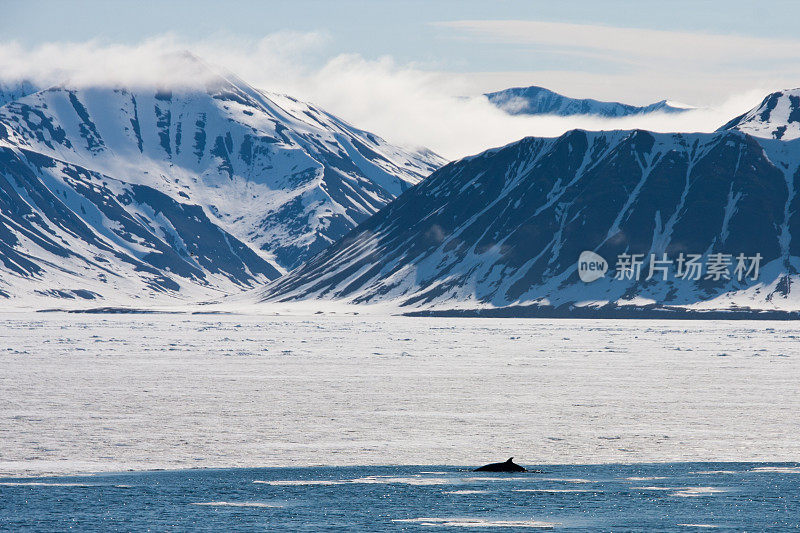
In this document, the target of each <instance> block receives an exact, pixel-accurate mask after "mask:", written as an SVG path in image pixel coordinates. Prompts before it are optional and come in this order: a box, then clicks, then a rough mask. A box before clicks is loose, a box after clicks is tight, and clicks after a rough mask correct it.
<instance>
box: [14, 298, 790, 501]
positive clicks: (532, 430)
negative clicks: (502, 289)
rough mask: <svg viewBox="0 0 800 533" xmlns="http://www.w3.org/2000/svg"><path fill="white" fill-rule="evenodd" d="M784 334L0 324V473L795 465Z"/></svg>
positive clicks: (102, 319)
mask: <svg viewBox="0 0 800 533" xmlns="http://www.w3.org/2000/svg"><path fill="white" fill-rule="evenodd" d="M798 337H800V330H799V329H798V326H797V325H796V324H794V323H791V322H714V321H685V322H684V321H633V320H628V321H579V320H574V321H570V320H509V319H498V320H494V319H444V318H399V317H380V316H369V317H367V316H353V315H350V316H342V315H330V314H328V315H319V316H309V317H301V316H244V315H190V314H161V315H158V314H150V315H85V314H65V313H6V314H3V315H0V391H2V394H0V475H7V476H22V475H42V474H50V473H78V472H101V471H122V470H127V469H135V470H147V469H155V468H168V469H185V468H195V467H254V466H284V467H285V466H309V465H380V464H383V465H386V464H418V465H419V464H449V465H464V464H475V465H478V464H481V463H485V462H491V461H495V460H505V459H506V458H507V457H509V456H512V455H513V456H514V457H515V460H516V461H517V462H519V463H521V464H548V463H549V464H558V463H562V464H586V463H609V462H613V463H632V462H650V461H657V462H662V461H796V460H798V458H799V457H800V441H798V439H797V435H796V428H797V427H798V426H800V395H798V376H800V355H798V346H799V345H800V344H798ZM433 477H437V476H435V475H434V476H433ZM638 483H642V484H643V485H642V486H645V485H649V484H651V483H652V481H639V482H638ZM577 488H583V487H580V486H578V487H577Z"/></svg>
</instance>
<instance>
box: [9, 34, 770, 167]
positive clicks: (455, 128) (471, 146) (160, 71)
mask: <svg viewBox="0 0 800 533" xmlns="http://www.w3.org/2000/svg"><path fill="white" fill-rule="evenodd" d="M327 42H328V40H327V37H326V36H325V35H324V34H319V33H293V32H281V33H278V34H273V35H269V36H267V37H265V38H263V39H260V40H256V41H252V40H247V39H239V38H236V37H219V38H215V39H210V40H206V41H201V42H185V41H182V40H180V39H178V38H176V37H174V36H162V37H158V38H155V39H150V40H147V41H144V42H142V43H139V44H136V45H120V44H113V43H103V42H99V41H90V42H84V43H47V44H42V45H40V46H36V47H33V48H26V47H23V46H21V45H19V44H15V43H8V44H0V72H2V73H3V77H5V78H7V79H9V78H17V79H19V78H28V79H32V80H34V81H36V82H37V83H40V84H43V85H46V84H54V83H59V82H61V81H63V80H65V79H68V80H69V82H70V83H73V84H79V85H87V84H88V85H98V84H102V85H127V86H148V85H153V86H159V85H167V84H171V83H181V84H195V83H198V82H202V81H204V80H203V75H202V74H201V73H200V72H199V71H198V69H197V68H196V66H195V65H194V64H193V63H192V62H187V61H185V60H184V59H183V57H182V56H181V54H180V52H182V51H184V50H189V51H191V52H192V53H194V54H196V55H197V56H199V57H201V58H202V59H203V60H204V61H207V62H209V63H211V64H214V65H218V66H222V67H224V68H227V69H229V70H230V71H232V72H234V73H236V74H238V75H240V76H241V77H242V78H243V79H244V80H246V81H248V82H249V83H251V84H253V85H256V86H258V87H261V88H263V89H266V90H270V91H276V92H284V93H287V94H291V95H293V96H296V97H298V98H301V99H304V100H309V101H312V102H314V103H316V104H318V105H319V106H321V107H322V108H324V109H326V110H328V111H330V112H332V113H334V114H336V115H339V116H341V117H343V118H344V119H346V120H348V121H349V122H351V123H353V124H355V125H356V126H358V127H361V128H363V129H366V130H369V131H373V132H375V133H377V134H379V135H381V136H383V137H385V138H387V139H388V140H390V141H392V142H395V143H400V144H406V145H417V146H427V147H429V148H431V149H433V150H435V151H437V152H439V153H441V154H442V155H444V156H445V157H449V158H456V157H461V156H464V155H468V154H473V153H477V152H479V151H482V150H485V149H487V148H490V147H493V146H498V145H502V144H506V143H509V142H512V141H515V140H518V139H520V138H522V137H525V136H529V135H540V136H555V135H559V134H561V133H563V132H565V131H567V130H569V129H573V128H584V129H605V130H608V129H628V128H643V129H652V130H656V131H713V130H714V129H716V128H717V127H719V126H720V125H722V124H723V123H724V122H726V121H727V120H729V119H730V118H732V117H733V116H735V115H737V114H739V113H742V112H744V111H746V110H747V109H749V108H750V107H752V106H753V105H755V104H757V103H758V102H759V101H760V99H761V98H763V96H764V94H765V93H766V92H767V91H766V90H765V89H761V90H758V91H753V90H750V91H744V90H742V91H740V93H741V94H740V95H739V96H733V97H732V96H730V94H729V93H728V92H726V91H720V93H719V94H718V95H717V102H718V105H714V106H711V107H709V108H707V109H701V110H697V111H691V112H688V113H683V114H679V115H661V114H657V115H649V116H637V117H629V118H625V119H615V120H604V119H600V118H596V117H519V116H517V117H512V116H509V115H507V114H505V113H503V112H502V111H500V110H498V109H496V108H495V107H494V106H492V105H491V104H489V103H488V101H487V100H486V99H485V98H483V97H481V96H472V97H463V96H462V95H465V94H475V90H476V89H480V83H478V82H476V75H475V74H469V73H467V74H453V73H444V72H429V71H423V70H420V69H417V68H414V67H413V66H409V65H398V64H397V63H395V62H394V61H393V60H392V59H391V58H388V57H386V58H381V59H378V60H367V59H364V58H363V57H360V56H358V55H339V56H336V57H333V58H327V57H325V47H326V43H327ZM586 42H589V41H588V40H587V41H586ZM535 74H536V73H532V75H535ZM579 74H580V73H573V75H574V76H575V79H576V80H577V79H580V76H579ZM587 76H589V75H587ZM534 82H539V84H542V83H541V81H540V80H539V79H537V78H534V77H532V79H530V81H529V82H528V83H527V84H531V83H534ZM554 88H556V89H561V90H564V88H563V87H561V86H557V87H554ZM749 88H752V85H751V86H750V87H749ZM589 89H591V87H587V91H588V90H589ZM567 93H568V94H570V92H569V91H567ZM570 95H571V94H570ZM589 95H590V96H593V97H602V96H601V95H597V94H589ZM634 103H639V102H634ZM688 103H694V102H692V101H691V100H689V102H688Z"/></svg>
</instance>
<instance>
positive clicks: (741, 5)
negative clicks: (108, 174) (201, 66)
mask: <svg viewBox="0 0 800 533" xmlns="http://www.w3.org/2000/svg"><path fill="white" fill-rule="evenodd" d="M3 12H4V16H3V17H0V35H2V36H3V39H4V40H15V41H18V42H21V43H24V44H27V45H35V44H38V43H41V42H46V41H85V40H88V39H101V40H104V41H108V42H123V43H133V42H137V41H141V40H142V39H143V38H146V37H151V36H155V35H161V34H164V33H172V34H175V35H178V36H180V37H183V38H185V39H190V40H192V39H204V38H208V37H209V36H222V37H224V36H227V35H235V36H249V37H252V38H259V37H261V36H263V35H266V34H270V33H274V32H276V31H285V30H294V31H298V32H319V33H324V34H325V35H326V36H327V37H328V41H327V43H326V47H325V50H324V51H321V52H319V53H318V54H317V55H316V57H309V58H308V60H309V61H313V60H314V59H316V60H317V61H323V60H325V59H326V58H327V57H331V56H334V55H336V54H340V53H357V54H360V55H361V56H363V57H365V58H367V59H374V58H377V57H380V56H384V55H390V56H392V57H393V58H394V59H395V60H396V61H397V62H399V63H414V64H415V65H417V66H419V67H420V68H424V69H432V70H441V71H454V72H535V71H538V70H570V71H579V72H580V71H584V70H585V71H589V72H597V71H604V72H608V73H616V72H620V71H621V70H622V69H624V67H623V66H621V65H619V64H616V63H615V62H610V61H597V60H592V59H591V56H589V57H587V56H582V55H580V54H578V55H573V54H570V55H565V54H563V53H561V51H560V50H557V49H553V47H549V46H547V44H542V43H538V44H530V43H517V42H494V41H488V40H486V39H479V38H476V37H475V36H474V35H469V34H467V33H465V32H463V31H459V30H458V29H455V28H451V27H447V26H442V25H440V24H439V23H441V22H452V21H459V20H528V21H542V22H562V23H575V24H584V25H601V26H612V27H626V28H642V29H652V30H668V31H682V32H704V33H711V34H734V35H738V36H753V37H769V38H776V37H777V38H788V39H794V38H795V36H796V33H797V21H798V20H800V3H799V2H792V1H771V2H755V1H742V0H738V1H711V2H709V1H698V0H695V1H682V0H679V1H670V2H649V1H621V0H611V1H603V2H598V1H573V2H554V1H512V0H505V1H503V0H500V1H493V2H489V1H473V0H466V1H464V0H458V1H456V0H438V1H437V0H433V1H421V0H409V1H374V0H373V1H364V0H360V1H355V0H345V1H322V0H294V1H286V2H284V1H252V0H250V1H239V2H230V3H229V2H221V1H218V0H217V1H206V0H199V1H198V0H193V1H187V0H180V1H173V2H158V1H153V0H144V1H136V2H122V1H107V0H105V1H102V0H91V1H75V2H61V1H42V0H22V1H21V0H5V2H4V3H3Z"/></svg>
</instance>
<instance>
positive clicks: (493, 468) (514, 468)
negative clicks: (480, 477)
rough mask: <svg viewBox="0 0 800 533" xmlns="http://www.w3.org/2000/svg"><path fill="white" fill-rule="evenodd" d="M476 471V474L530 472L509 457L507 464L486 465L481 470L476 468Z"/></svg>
mask: <svg viewBox="0 0 800 533" xmlns="http://www.w3.org/2000/svg"><path fill="white" fill-rule="evenodd" d="M474 471H475V472H527V471H528V470H527V469H526V468H524V467H522V466H519V465H518V464H517V463H515V462H514V458H513V457H509V458H508V461H506V462H505V463H491V464H488V465H484V466H482V467H480V468H476V469H475V470H474Z"/></svg>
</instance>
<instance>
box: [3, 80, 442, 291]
mask: <svg viewBox="0 0 800 533" xmlns="http://www.w3.org/2000/svg"><path fill="white" fill-rule="evenodd" d="M200 67H202V68H205V67H204V66H203V65H202V64H200ZM204 74H205V76H206V77H205V80H204V84H203V85H202V87H200V88H197V87H172V88H171V89H167V88H162V89H160V90H157V89H148V88H136V89H126V88H107V87H89V88H69V87H65V86H61V87H53V88H50V89H46V90H44V91H38V92H34V93H32V94H28V95H26V96H22V97H21V98H17V99H15V100H14V101H12V102H10V103H8V104H7V105H5V106H3V107H0V190H3V191H5V195H6V196H5V200H6V205H4V206H3V209H0V232H2V233H3V234H4V235H5V236H7V240H6V241H5V242H4V244H3V245H0V296H3V295H13V294H14V293H15V292H22V293H24V294H26V295H31V294H32V293H36V294H39V293H40V292H42V293H47V295H48V296H55V297H60V298H73V297H74V296H75V294H82V295H87V294H90V295H92V297H93V298H94V297H100V296H104V297H105V296H108V295H112V294H116V293H124V294H126V295H127V296H131V295H134V296H136V297H143V296H142V294H143V293H147V292H153V291H155V292H162V293H169V295H170V296H175V295H178V296H179V297H184V298H196V297H197V295H198V294H200V295H201V297H204V296H202V295H206V296H208V295H215V294H219V292H220V291H222V292H231V291H236V290H241V288H242V287H245V288H246V287H248V286H253V285H254V284H257V283H263V282H264V281H265V280H268V279H274V278H275V277H277V276H278V275H280V274H281V273H284V272H286V271H288V270H290V269H291V268H292V267H294V266H296V265H297V264H299V263H301V262H302V261H303V260H304V259H305V258H307V257H309V256H311V255H313V254H315V253H317V252H318V251H320V250H321V249H323V248H325V247H326V246H328V245H329V244H330V243H332V242H334V241H336V240H338V239H339V238H340V237H341V236H343V235H344V234H346V233H347V232H348V231H349V230H350V229H352V228H353V227H355V226H356V224H357V223H358V222H360V221H362V220H364V219H366V218H367V217H369V216H370V215H372V214H373V213H375V212H377V211H378V210H379V209H380V208H382V207H383V206H384V205H386V204H387V203H388V202H390V201H391V200H392V199H393V198H395V197H396V196H397V195H398V194H400V193H401V192H402V191H403V190H405V189H407V188H408V187H410V186H411V185H413V184H415V183H417V182H418V181H419V180H421V179H422V178H423V177H425V176H426V175H427V174H429V173H430V172H431V171H432V170H434V169H435V168H437V167H438V166H440V165H441V164H442V163H443V160H442V159H441V158H439V157H438V156H436V155H435V154H433V153H432V152H430V151H419V152H414V151H409V150H406V149H403V148H399V147H395V146H392V145H390V144H389V143H387V142H386V141H384V140H383V139H381V138H380V137H377V136H376V135H373V134H371V133H369V132H366V131H363V130H359V129H357V128H354V127H352V126H350V125H349V124H347V123H346V122H344V121H341V120H340V119H338V118H336V117H334V116H333V115H330V114H328V113H326V112H324V111H322V110H320V109H319V108H317V107H315V106H312V105H308V104H304V103H302V102H300V101H298V100H296V99H293V98H291V97H288V96H281V95H273V94H266V93H264V92H262V91H259V90H257V89H255V88H253V87H251V86H249V85H247V84H246V83H244V82H242V81H241V80H239V79H238V78H235V77H233V76H230V75H228V76H227V77H226V76H218V75H216V74H209V73H208V72H204ZM53 206H56V209H55V210H53ZM192 224H201V226H202V231H200V228H193V229H192ZM195 231H199V233H191V232H195ZM109 239H110V240H111V241H114V242H113V245H112V243H111V242H110V241H109ZM206 240H208V244H209V245H212V244H213V242H219V243H221V244H222V247H221V249H222V250H228V252H226V253H225V254H223V256H216V255H215V252H217V251H219V250H211V251H210V250H208V249H207V248H208V247H207V246H205V245H204V244H203V243H204V241H206ZM226 243H228V244H229V243H235V244H234V245H233V248H231V247H230V246H227V245H226ZM100 249H102V250H105V251H102V250H100ZM250 249H252V251H251V250H250ZM109 253H110V254H112V256H113V257H107V256H104V254H106V255H107V254H109ZM95 257H103V261H107V262H110V263H114V264H115V265H116V266H117V267H119V268H118V269H117V271H115V272H114V273H113V276H109V274H108V272H101V270H102V269H98V268H97V265H98V261H97V260H96V259H95ZM65 258H68V260H66V261H65ZM212 259H213V260H212ZM20 263H24V264H25V265H26V266H25V268H21V267H20ZM126 265H127V266H126ZM106 270H108V269H106ZM112 270H114V269H112ZM265 276H266V277H265ZM123 278H129V279H128V280H127V281H123ZM47 280H51V285H53V286H56V287H66V288H65V289H64V290H61V289H60V288H59V289H55V292H54V293H53V292H49V290H40V288H38V287H41V286H44V285H45V284H46V283H45V281H47ZM20 288H21V289H20ZM18 289H19V290H18ZM76 291H77V292H76ZM98 295H99V296H98Z"/></svg>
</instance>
